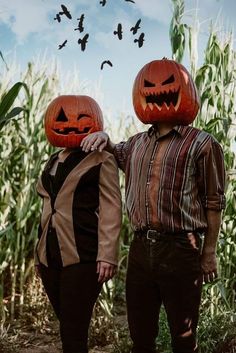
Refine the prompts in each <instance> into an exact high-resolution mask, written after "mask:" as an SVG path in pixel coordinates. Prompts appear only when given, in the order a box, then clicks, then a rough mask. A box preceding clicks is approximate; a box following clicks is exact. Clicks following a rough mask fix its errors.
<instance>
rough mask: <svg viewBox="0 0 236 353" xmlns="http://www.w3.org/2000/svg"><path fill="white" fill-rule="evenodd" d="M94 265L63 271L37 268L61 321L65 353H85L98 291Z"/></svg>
mask: <svg viewBox="0 0 236 353" xmlns="http://www.w3.org/2000/svg"><path fill="white" fill-rule="evenodd" d="M96 267H97V265H96V263H88V264H75V265H71V266H67V267H64V268H62V267H61V268H57V267H45V266H43V265H40V271H41V278H42V282H43V285H44V287H45V290H46V293H47V295H48V297H49V300H50V302H51V304H52V306H53V309H54V311H55V313H56V315H57V317H58V319H59V321H60V334H61V340H62V347H63V352H64V353H87V352H88V347H87V341H88V328H89V323H90V320H91V316H92V311H93V307H94V304H95V301H96V299H97V297H98V295H99V292H100V290H101V284H99V283H98V274H97V273H96Z"/></svg>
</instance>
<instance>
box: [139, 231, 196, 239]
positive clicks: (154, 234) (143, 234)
mask: <svg viewBox="0 0 236 353" xmlns="http://www.w3.org/2000/svg"><path fill="white" fill-rule="evenodd" d="M188 234H193V233H191V232H186V231H182V232H174V233H173V232H167V231H163V230H156V229H146V230H143V229H141V230H136V231H135V232H134V236H135V237H137V238H143V239H147V240H157V239H163V238H165V236H178V235H181V236H188Z"/></svg>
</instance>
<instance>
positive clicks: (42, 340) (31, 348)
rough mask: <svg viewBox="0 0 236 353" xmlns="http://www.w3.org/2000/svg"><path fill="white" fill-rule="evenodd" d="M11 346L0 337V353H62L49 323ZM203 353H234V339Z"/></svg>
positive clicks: (99, 351) (96, 350) (95, 352)
mask: <svg viewBox="0 0 236 353" xmlns="http://www.w3.org/2000/svg"><path fill="white" fill-rule="evenodd" d="M120 319H121V320H120V321H121V322H120V324H122V325H124V321H125V319H124V316H121V317H120ZM14 341H15V343H13V344H12V345H10V344H9V343H8V344H3V343H2V342H4V340H2V339H1V337H0V353H62V349H61V343H60V337H59V334H58V323H57V322H51V326H50V327H49V328H48V332H44V333H40V332H36V331H35V330H34V331H33V330H30V329H29V327H27V326H25V327H24V328H23V327H22V329H21V331H20V332H19V331H18V333H17V337H16V338H15V339H14ZM113 351H114V349H113V346H112V345H108V346H105V347H93V349H91V350H90V351H89V353H113ZM204 353H236V337H235V338H233V339H231V340H229V341H226V342H224V343H222V344H219V345H218V347H216V349H215V350H214V352H204Z"/></svg>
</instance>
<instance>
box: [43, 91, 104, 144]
mask: <svg viewBox="0 0 236 353" xmlns="http://www.w3.org/2000/svg"><path fill="white" fill-rule="evenodd" d="M102 130H103V118H102V111H101V109H100V107H99V105H98V104H97V103H96V101H95V100H94V99H93V98H91V97H89V96H72V95H71V96H69V95H68V96H66V95H65V96H59V97H57V98H56V99H54V100H53V101H52V102H51V103H50V104H49V106H48V108H47V111H46V114H45V132H46V136H47V138H48V141H49V142H50V143H51V145H53V146H57V147H69V148H76V147H79V146H80V143H81V141H82V140H83V138H84V137H85V136H87V135H88V134H90V133H92V132H95V131H102Z"/></svg>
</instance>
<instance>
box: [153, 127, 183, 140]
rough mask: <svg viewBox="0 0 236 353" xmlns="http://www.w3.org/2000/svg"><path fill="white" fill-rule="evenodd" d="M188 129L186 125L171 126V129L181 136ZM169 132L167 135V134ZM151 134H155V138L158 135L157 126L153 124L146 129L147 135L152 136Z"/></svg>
mask: <svg viewBox="0 0 236 353" xmlns="http://www.w3.org/2000/svg"><path fill="white" fill-rule="evenodd" d="M187 129H188V126H186V125H176V126H174V127H173V129H172V130H171V131H174V132H176V133H177V134H179V135H180V136H181V137H183V136H184V135H185V133H186V131H187ZM171 131H170V132H171ZM170 132H169V133H170ZM169 133H168V134H167V135H169ZM153 135H155V136H156V138H158V137H159V134H158V130H157V126H155V125H152V126H151V127H150V128H149V129H148V136H149V137H152V136H153Z"/></svg>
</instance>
